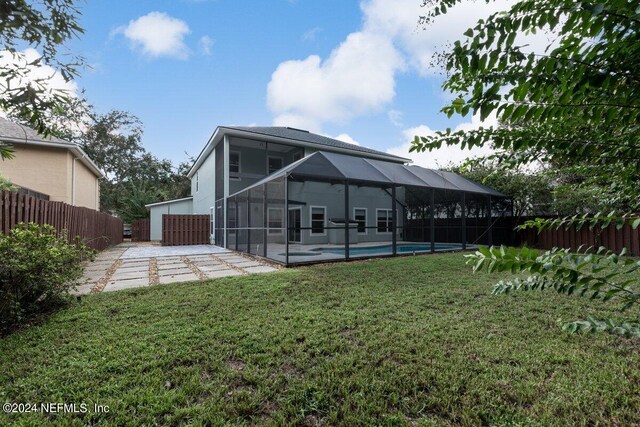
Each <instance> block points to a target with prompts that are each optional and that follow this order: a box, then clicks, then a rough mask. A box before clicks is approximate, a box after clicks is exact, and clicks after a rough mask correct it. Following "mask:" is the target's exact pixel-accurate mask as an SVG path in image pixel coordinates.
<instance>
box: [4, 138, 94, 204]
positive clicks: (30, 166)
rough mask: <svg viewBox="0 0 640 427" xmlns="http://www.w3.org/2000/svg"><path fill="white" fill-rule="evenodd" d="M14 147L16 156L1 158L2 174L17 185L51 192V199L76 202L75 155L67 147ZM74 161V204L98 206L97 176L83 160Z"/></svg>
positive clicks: (22, 145) (24, 145) (27, 145)
mask: <svg viewBox="0 0 640 427" xmlns="http://www.w3.org/2000/svg"><path fill="white" fill-rule="evenodd" d="M13 149H14V154H15V157H14V158H12V159H7V160H4V161H2V162H0V174H2V175H3V176H5V177H7V178H9V179H10V180H11V182H13V183H14V184H16V185H19V186H22V187H26V188H29V189H31V190H35V191H38V192H40V193H44V194H48V195H49V197H50V199H51V200H52V201H58V202H65V203H69V204H73V202H74V200H73V155H72V154H71V153H70V152H69V151H68V150H66V149H64V148H57V147H43V146H40V145H29V144H15V145H14V146H13ZM75 163H76V165H75V166H76V177H75V179H76V180H75V184H76V188H75V193H76V200H75V204H76V205H77V206H84V207H88V208H91V209H99V184H98V177H97V176H96V175H95V174H94V173H93V172H91V171H90V170H89V169H88V168H87V167H86V166H85V165H84V164H82V162H80V161H76V162H75ZM96 206H97V207H96Z"/></svg>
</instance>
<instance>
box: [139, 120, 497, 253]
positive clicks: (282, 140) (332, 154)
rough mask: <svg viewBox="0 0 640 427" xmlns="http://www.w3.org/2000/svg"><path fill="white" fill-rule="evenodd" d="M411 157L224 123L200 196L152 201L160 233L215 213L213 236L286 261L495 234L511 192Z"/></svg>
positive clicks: (195, 187)
mask: <svg viewBox="0 0 640 427" xmlns="http://www.w3.org/2000/svg"><path fill="white" fill-rule="evenodd" d="M410 162H411V161H410V160H409V159H406V158H402V157H398V156H394V155H391V154H388V153H384V152H381V151H376V150H372V149H369V148H366V147H362V146H358V145H354V144H349V143H346V142H343V141H339V140H336V139H332V138H328V137H325V136H322V135H317V134H313V133H310V132H308V131H304V130H300V129H294V128H287V127H223V126H221V127H218V128H217V129H216V130H215V132H214V133H213V135H212V136H211V138H210V139H209V141H208V142H207V144H206V146H205V147H204V149H203V150H202V152H201V153H200V154H199V156H198V158H197V159H196V161H195V163H194V165H193V167H192V168H191V170H190V171H189V174H188V176H189V178H190V179H191V194H192V195H191V197H189V198H185V199H180V200H172V201H167V202H160V203H155V204H152V205H149V206H148V207H149V209H150V211H151V238H152V240H159V239H160V237H161V235H162V229H161V227H162V215H163V214H189V213H191V214H207V215H209V216H210V219H211V243H212V244H215V245H219V246H223V247H225V248H229V249H234V250H238V251H243V252H247V253H251V254H254V255H258V256H263V257H266V258H270V259H272V260H274V261H278V262H282V263H285V264H292V263H298V262H314V261H326V260H332V259H344V258H347V259H348V258H354V257H359V256H376V255H395V254H398V253H416V252H426V251H434V250H444V249H455V248H462V247H466V245H467V243H469V244H475V243H478V242H480V241H481V240H483V239H484V240H488V239H489V238H490V237H489V235H490V234H492V233H487V231H488V230H489V229H490V228H491V227H490V221H491V218H492V217H493V216H494V215H492V211H494V210H495V209H496V206H501V205H500V203H502V202H499V203H498V201H500V200H504V195H502V194H501V193H499V192H497V191H495V190H492V189H490V188H488V187H486V186H483V185H481V184H477V183H474V182H471V181H469V180H466V179H465V178H462V177H460V176H458V175H456V174H453V173H450V172H441V171H434V170H430V169H425V168H421V167H418V166H409V165H408V164H409V163H410ZM492 197H493V199H494V202H493V208H492V200H491V199H492ZM503 205H504V203H503ZM502 208H504V206H502ZM507 210H508V209H507ZM504 211H505V209H503V213H504Z"/></svg>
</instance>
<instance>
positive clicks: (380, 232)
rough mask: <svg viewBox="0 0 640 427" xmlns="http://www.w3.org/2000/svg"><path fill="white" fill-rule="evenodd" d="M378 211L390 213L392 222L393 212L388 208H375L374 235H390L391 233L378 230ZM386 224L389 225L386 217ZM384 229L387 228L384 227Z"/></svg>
mask: <svg viewBox="0 0 640 427" xmlns="http://www.w3.org/2000/svg"><path fill="white" fill-rule="evenodd" d="M379 211H387V212H391V221H393V210H392V209H389V208H376V234H391V231H380V230H378V212H379ZM387 224H389V217H387ZM385 228H388V226H387V227H385Z"/></svg>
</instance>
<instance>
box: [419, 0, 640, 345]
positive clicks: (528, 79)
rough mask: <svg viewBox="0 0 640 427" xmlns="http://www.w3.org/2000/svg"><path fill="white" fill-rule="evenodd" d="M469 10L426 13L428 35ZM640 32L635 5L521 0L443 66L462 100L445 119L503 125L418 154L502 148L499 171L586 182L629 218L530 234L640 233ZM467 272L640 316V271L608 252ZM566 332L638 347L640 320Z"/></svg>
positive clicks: (459, 45) (586, 219)
mask: <svg viewBox="0 0 640 427" xmlns="http://www.w3.org/2000/svg"><path fill="white" fill-rule="evenodd" d="M486 1H487V2H490V1H491V0H486ZM459 3H462V0H424V6H425V7H427V8H428V9H427V13H426V14H425V15H424V16H423V17H421V21H422V22H424V23H425V24H428V23H429V22H431V21H432V20H434V19H437V17H438V16H440V15H442V14H445V13H447V11H448V10H449V9H450V8H451V7H453V6H456V5H457V4H459ZM639 30H640V6H639V5H638V3H637V1H629V0H607V1H575V0H517V1H514V2H513V3H512V5H511V7H510V8H509V9H508V10H507V11H504V12H499V13H494V14H492V15H491V16H489V17H488V18H487V19H480V20H478V22H477V24H476V25H475V26H474V27H473V28H470V29H468V30H467V31H466V32H465V33H464V36H465V38H464V39H463V40H460V41H456V42H455V43H454V45H453V47H452V49H451V50H450V51H449V52H447V53H446V54H445V55H444V58H445V68H446V71H447V74H448V75H447V79H446V82H445V83H444V88H445V89H446V90H448V91H450V92H452V93H453V94H455V99H454V100H453V101H452V102H451V103H450V104H449V105H447V106H446V107H444V108H443V111H444V112H445V113H446V114H447V115H449V116H452V115H454V114H460V115H463V116H464V115H467V114H470V113H472V114H477V115H479V116H480V118H481V119H482V120H484V119H486V118H487V117H488V116H489V115H491V114H495V115H496V117H497V119H498V123H499V125H498V126H491V127H482V128H479V129H476V130H471V131H457V132H456V131H451V130H450V129H448V130H446V131H444V132H438V133H437V134H436V135H435V136H431V137H416V139H415V141H414V143H413V145H412V150H413V151H424V150H435V149H438V148H440V147H442V146H443V145H458V146H460V147H461V148H462V149H464V148H468V147H475V146H484V145H486V144H493V146H494V147H495V148H496V149H497V153H496V154H495V155H493V156H491V159H492V160H495V161H497V164H499V165H501V166H503V167H504V168H505V169H513V168H517V167H519V166H522V165H526V164H530V163H531V162H539V163H542V164H545V165H550V166H551V167H555V168H558V167H566V168H569V169H570V170H571V172H572V173H573V174H574V176H575V177H577V178H578V180H577V181H573V182H572V181H571V179H568V180H567V181H566V182H565V183H564V185H566V187H565V188H566V189H567V191H572V190H573V189H575V188H581V189H584V183H586V184H587V185H591V186H592V188H594V189H596V190H600V191H602V195H604V196H606V197H608V198H609V200H610V202H611V204H612V205H616V207H617V208H621V209H624V210H625V211H626V212H624V213H622V214H620V215H617V214H616V212H611V213H610V214H609V215H603V214H601V213H595V214H594V213H586V214H584V215H580V216H577V215H576V216H574V217H570V218H564V219H558V220H551V221H541V220H540V221H533V222H532V223H531V224H530V225H531V226H535V227H538V228H540V229H541V228H545V227H561V226H569V225H576V226H578V227H583V226H588V227H590V228H593V227H596V226H598V225H602V226H603V227H606V226H608V225H609V224H612V223H615V224H616V225H617V226H618V227H622V226H623V225H624V224H625V222H626V221H627V220H629V222H630V223H631V225H632V226H633V227H634V228H637V227H639V226H640V218H638V216H637V214H633V212H637V210H638V206H639V203H640V202H639V201H640V197H638V196H640V190H639V188H640V187H639V186H638V182H640V117H639V115H640V67H638V65H640V36H639ZM541 31H542V32H547V33H548V34H550V35H551V36H552V37H551V38H550V40H551V41H550V42H549V44H548V46H547V47H546V49H544V50H543V51H538V50H536V49H533V48H532V47H530V46H528V45H527V42H526V36H527V35H529V34H536V33H537V32H541ZM568 176H569V178H570V177H571V174H569V175H568ZM606 187H608V190H607V191H603V189H605V188H606ZM583 204H584V203H583ZM614 221H615V222H614ZM469 262H471V263H473V264H474V268H475V269H476V270H479V269H483V268H486V269H488V270H490V271H511V272H513V273H519V272H527V273H529V274H530V277H529V278H528V279H527V281H526V282H522V281H521V280H519V279H516V280H514V281H511V282H508V283H501V284H498V285H497V286H496V289H495V292H496V293H505V292H509V291H511V290H534V289H545V288H546V289H555V290H556V291H557V292H560V293H564V294H567V295H572V294H579V295H588V296H590V297H591V298H592V299H605V300H606V299H612V298H617V299H618V300H620V301H621V302H622V303H623V306H622V308H623V309H628V308H630V307H632V306H636V307H637V306H638V304H640V292H639V291H637V290H636V289H634V286H637V284H638V280H637V275H636V274H637V271H638V269H640V262H638V261H637V260H633V259H628V258H621V257H620V256H618V255H616V254H612V253H610V252H607V251H606V250H604V248H600V249H596V250H595V253H594V250H593V249H589V248H587V249H585V250H582V251H579V253H577V254H573V253H571V251H568V250H566V249H553V250H551V251H547V252H546V253H543V254H540V253H538V252H537V251H531V250H529V249H527V248H522V249H515V248H504V247H502V248H490V249H483V250H481V251H478V252H477V253H476V254H474V255H470V256H469ZM565 328H566V329H567V330H570V331H577V330H598V331H608V332H611V333H616V334H621V335H625V336H635V335H640V319H638V315H637V313H636V314H635V315H634V320H631V321H622V322H621V321H616V320H611V319H609V320H607V321H600V320H597V319H594V318H589V319H588V320H584V321H576V322H571V323H567V324H566V326H565Z"/></svg>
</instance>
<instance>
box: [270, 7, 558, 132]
mask: <svg viewBox="0 0 640 427" xmlns="http://www.w3.org/2000/svg"><path fill="white" fill-rule="evenodd" d="M421 3H422V2H421V1H419V0H362V1H361V3H360V7H361V10H362V13H363V24H362V27H361V28H360V29H359V30H358V31H356V32H353V33H351V34H349V35H348V36H347V38H346V39H345V40H344V41H343V42H342V43H341V44H340V45H339V46H337V47H336V48H335V49H334V50H333V51H332V52H331V54H330V56H329V57H328V58H326V59H323V58H321V57H319V56H316V55H311V56H309V57H307V58H306V59H301V60H290V61H285V62H282V63H281V64H280V65H279V66H278V67H277V69H276V71H275V72H274V73H273V75H272V77H271V82H270V83H269V86H268V88H267V104H268V106H269V109H270V110H271V112H272V113H273V115H274V117H275V119H274V123H276V124H282V123H286V120H295V121H296V122H303V123H312V124H313V126H314V127H315V128H316V129H320V128H321V127H322V125H323V124H325V123H342V124H343V123H345V122H347V121H349V120H350V119H351V118H353V117H356V116H360V115H364V114H367V113H371V112H375V111H377V110H379V109H380V108H382V107H384V105H385V104H387V103H389V102H390V101H391V100H392V99H393V98H394V96H395V80H396V77H397V75H398V74H399V73H400V72H402V71H404V70H407V69H409V70H411V71H413V72H416V73H418V74H419V75H422V76H429V75H433V74H434V73H435V72H438V71H439V69H438V67H437V66H435V67H434V63H433V62H434V61H433V55H434V53H436V52H437V51H441V50H443V49H444V48H445V47H446V46H447V44H449V43H452V42H454V41H455V40H458V39H460V38H462V37H463V33H464V31H466V29H467V28H469V27H472V26H474V25H475V24H476V23H477V21H478V19H480V18H486V17H487V16H488V15H490V14H492V13H495V12H499V11H502V10H506V9H507V8H508V7H509V6H510V4H511V3H512V2H510V1H509V0H495V1H493V2H489V3H487V2H483V1H478V2H475V1H468V2H463V3H461V4H458V5H456V6H454V7H452V8H450V9H449V10H448V11H447V13H446V14H445V15H443V16H440V17H438V18H437V19H436V20H434V22H432V23H431V24H429V26H428V27H426V28H422V27H420V26H419V25H418V18H419V17H420V16H421V15H424V14H425V12H426V11H425V9H424V8H422V7H421V6H420V5H421ZM310 31H314V29H312V30H310ZM308 33H309V32H308ZM538 34H539V35H538V36H524V37H521V38H518V41H519V42H520V41H521V42H522V43H528V44H529V45H530V49H532V50H537V51H539V50H542V49H543V48H544V46H546V44H547V43H548V41H549V37H548V36H546V35H540V33H538ZM308 37H313V33H310V34H309V35H308ZM303 38H305V36H303ZM407 66H408V68H407ZM389 118H390V120H391V121H392V122H394V121H397V122H399V120H394V119H392V117H391V116H389ZM396 119H397V117H396ZM394 124H395V123H394Z"/></svg>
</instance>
